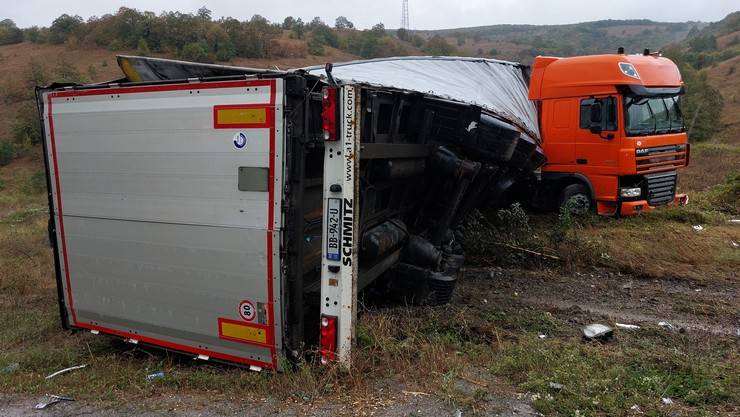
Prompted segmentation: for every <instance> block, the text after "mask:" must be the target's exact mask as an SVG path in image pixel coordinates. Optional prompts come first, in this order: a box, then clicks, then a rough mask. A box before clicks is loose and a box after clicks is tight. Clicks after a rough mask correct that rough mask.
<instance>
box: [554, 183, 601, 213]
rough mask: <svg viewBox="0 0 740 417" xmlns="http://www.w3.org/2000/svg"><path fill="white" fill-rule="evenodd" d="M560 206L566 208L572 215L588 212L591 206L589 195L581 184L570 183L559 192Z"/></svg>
mask: <svg viewBox="0 0 740 417" xmlns="http://www.w3.org/2000/svg"><path fill="white" fill-rule="evenodd" d="M560 208H561V209H566V210H568V211H569V212H570V214H572V215H574V216H583V215H586V214H588V213H589V212H590V211H591V210H592V208H593V202H592V201H591V195H590V193H589V192H588V188H586V186H585V185H583V184H571V185H568V186H567V187H565V188H563V191H562V192H561V193H560Z"/></svg>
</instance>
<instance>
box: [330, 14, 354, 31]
mask: <svg viewBox="0 0 740 417" xmlns="http://www.w3.org/2000/svg"><path fill="white" fill-rule="evenodd" d="M334 27H335V28H336V29H354V28H355V24H354V23H352V22H350V20H349V19H347V18H346V17H344V16H339V17H337V20H335V21H334Z"/></svg>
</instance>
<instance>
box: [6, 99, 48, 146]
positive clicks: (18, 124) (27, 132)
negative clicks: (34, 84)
mask: <svg viewBox="0 0 740 417" xmlns="http://www.w3.org/2000/svg"><path fill="white" fill-rule="evenodd" d="M12 130H13V138H14V139H15V141H16V143H19V144H31V145H38V144H40V143H41V126H40V124H39V115H38V109H37V108H36V105H35V103H34V102H33V101H30V100H29V101H26V102H24V103H23V104H21V106H20V107H19V108H18V112H17V113H16V118H15V122H13V126H12Z"/></svg>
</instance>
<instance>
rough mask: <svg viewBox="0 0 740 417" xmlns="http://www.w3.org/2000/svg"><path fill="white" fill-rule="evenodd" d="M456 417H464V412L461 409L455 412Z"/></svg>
mask: <svg viewBox="0 0 740 417" xmlns="http://www.w3.org/2000/svg"><path fill="white" fill-rule="evenodd" d="M455 417H462V411H460V409H459V408H458V409H457V410H455Z"/></svg>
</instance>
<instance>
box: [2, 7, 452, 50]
mask: <svg viewBox="0 0 740 417" xmlns="http://www.w3.org/2000/svg"><path fill="white" fill-rule="evenodd" d="M286 32H287V34H288V36H287V38H288V39H285V37H284V36H283V35H284V33H286ZM393 35H394V36H391V35H390V33H389V32H388V31H386V29H385V27H384V26H383V24H382V23H378V24H377V25H375V26H373V27H372V28H371V29H369V30H356V29H355V26H354V24H353V23H352V22H351V21H350V20H349V19H348V18H346V17H344V16H339V17H337V18H336V20H335V22H334V26H330V25H328V24H327V23H325V22H324V21H322V20H321V18H319V17H315V18H313V20H311V21H310V22H304V21H303V20H302V19H300V18H294V17H292V16H289V17H286V18H285V19H284V20H283V22H282V23H274V22H270V21H268V20H267V19H266V18H264V17H262V16H260V15H254V16H252V18H250V19H249V20H246V21H239V20H237V19H234V18H231V17H228V18H220V19H217V20H216V19H214V18H213V17H212V14H211V11H210V10H208V9H207V8H201V9H199V10H198V11H197V13H195V14H191V13H181V12H164V13H161V14H160V15H156V14H155V13H153V12H148V11H144V12H142V11H139V10H136V9H130V8H125V7H122V8H120V9H119V10H118V11H117V12H116V13H114V14H106V15H104V16H101V17H91V18H90V19H88V20H87V21H85V20H83V19H82V17H80V16H71V15H68V14H63V15H61V16H59V17H58V18H56V19H55V20H54V21H53V22H52V24H51V26H49V27H37V26H33V27H30V28H25V29H20V28H18V27H16V25H15V23H13V22H12V21H11V20H7V19H6V20H4V21H2V22H0V45H2V44H9V43H16V42H22V41H24V40H26V41H30V42H34V43H51V44H66V45H69V46H71V47H101V48H107V49H110V50H114V51H116V50H136V51H137V53H139V54H143V55H147V54H150V53H157V54H166V55H168V56H176V57H179V58H182V59H187V60H193V61H200V62H215V61H222V62H223V61H229V60H230V59H232V58H234V57H237V56H238V57H243V58H282V57H304V56H306V55H323V54H324V48H325V47H326V46H330V47H333V48H337V49H341V50H344V51H346V52H349V53H351V54H354V55H357V56H360V57H364V58H375V57H381V56H391V55H404V54H407V53H408V51H407V49H408V47H410V46H411V45H413V46H414V47H415V48H421V50H422V51H424V52H425V53H428V54H432V55H449V54H451V53H452V52H454V48H452V47H451V46H450V45H448V44H447V43H446V42H445V41H444V40H443V39H441V38H439V39H436V38H434V37H432V38H431V39H429V40H424V39H422V38H420V37H418V36H417V37H412V36H409V34H407V33H406V32H405V31H404V30H399V31H397V32H396V33H394V34H393Z"/></svg>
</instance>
